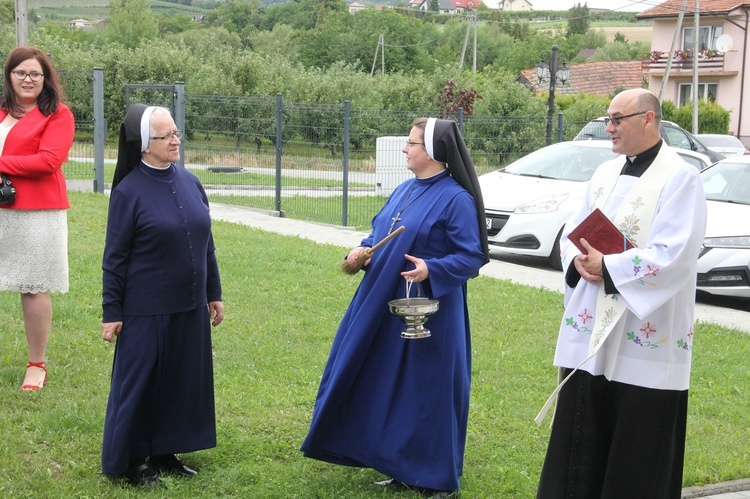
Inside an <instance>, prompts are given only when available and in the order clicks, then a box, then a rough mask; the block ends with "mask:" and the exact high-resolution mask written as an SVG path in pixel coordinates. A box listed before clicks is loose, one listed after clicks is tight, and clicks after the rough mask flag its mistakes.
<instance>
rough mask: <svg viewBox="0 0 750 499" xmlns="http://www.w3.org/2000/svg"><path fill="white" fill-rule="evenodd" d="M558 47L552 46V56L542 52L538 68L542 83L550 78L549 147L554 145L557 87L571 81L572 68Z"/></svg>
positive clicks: (548, 110)
mask: <svg viewBox="0 0 750 499" xmlns="http://www.w3.org/2000/svg"><path fill="white" fill-rule="evenodd" d="M558 50H559V49H558V46H557V45H552V56H550V53H549V52H547V51H546V50H544V51H542V53H541V54H540V56H539V58H540V61H539V64H537V66H536V77H537V79H538V80H539V83H542V82H543V81H544V79H545V78H547V77H548V76H549V101H548V102H547V145H550V144H551V143H552V114H553V113H554V111H555V85H556V83H557V80H560V84H561V85H565V82H566V81H568V80H569V79H570V68H569V67H568V59H567V57H565V54H559V55H558Z"/></svg>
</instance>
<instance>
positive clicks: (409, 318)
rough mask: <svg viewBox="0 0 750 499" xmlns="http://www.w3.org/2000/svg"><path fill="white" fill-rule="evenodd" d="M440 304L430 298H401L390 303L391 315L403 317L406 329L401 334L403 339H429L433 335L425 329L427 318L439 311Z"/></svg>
mask: <svg viewBox="0 0 750 499" xmlns="http://www.w3.org/2000/svg"><path fill="white" fill-rule="evenodd" d="M439 304H440V302H439V301H438V300H430V299H429V298H400V299H398V300H391V301H389V302H388V308H389V309H390V311H391V313H392V314H394V315H398V316H399V317H401V318H402V319H403V320H404V322H405V323H406V329H405V330H403V331H402V332H401V337H402V338H407V339H415V338H428V337H430V335H431V333H430V330H429V329H426V328H425V327H424V323H425V322H427V317H428V316H430V315H432V314H434V313H435V312H437V311H438V306H439Z"/></svg>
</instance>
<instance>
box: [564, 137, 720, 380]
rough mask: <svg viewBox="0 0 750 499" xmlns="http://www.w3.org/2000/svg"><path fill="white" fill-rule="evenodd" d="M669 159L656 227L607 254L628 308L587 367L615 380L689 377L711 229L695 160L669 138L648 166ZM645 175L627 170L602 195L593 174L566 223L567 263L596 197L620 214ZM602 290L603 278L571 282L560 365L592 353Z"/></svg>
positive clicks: (612, 166)
mask: <svg viewBox="0 0 750 499" xmlns="http://www.w3.org/2000/svg"><path fill="white" fill-rule="evenodd" d="M624 162H625V160H624V158H623V157H619V158H617V159H614V160H612V161H609V162H607V163H604V164H603V165H601V166H600V167H599V170H601V169H605V170H602V172H610V174H613V172H615V171H616V172H619V171H620V170H621V169H622V167H623V165H624ZM665 165H667V166H668V167H669V168H670V169H671V173H670V175H669V176H668V178H667V179H666V181H665V182H664V186H663V188H661V190H660V193H659V194H658V200H657V201H656V207H655V210H654V211H653V218H652V219H651V224H650V230H649V231H648V234H641V235H640V237H639V239H640V240H641V241H645V243H643V242H641V244H639V245H638V247H637V248H633V249H630V250H627V251H625V252H623V253H620V254H615V255H606V256H605V257H604V264H605V265H606V268H607V270H608V272H609V275H610V277H611V278H612V281H613V283H614V285H615V286H616V288H617V291H618V294H617V295H615V296H613V299H617V300H620V301H621V303H624V304H625V306H626V310H625V311H624V313H623V315H622V318H621V319H620V320H619V321H618V322H617V324H616V325H615V327H614V329H613V330H612V331H611V333H610V334H609V336H608V337H607V339H606V340H604V342H603V344H602V346H601V347H600V348H599V351H598V352H597V353H596V354H595V355H594V356H593V358H591V359H590V360H588V361H586V362H585V363H584V364H583V365H581V367H580V369H583V370H584V371H587V372H589V373H591V374H593V375H604V376H605V377H606V378H607V379H608V380H610V381H618V382H622V383H628V384H632V385H636V386H642V387H646V388H654V389H663V390H686V389H688V387H689V384H690V363H691V350H692V344H693V323H694V312H695V285H696V263H697V260H698V255H699V252H700V249H701V244H702V242H703V238H704V235H705V228H706V200H705V195H704V193H703V187H702V185H701V180H700V175H699V174H698V171H697V170H696V169H695V167H693V166H691V165H688V164H687V163H685V162H684V161H683V160H682V159H681V158H680V157H679V156H678V155H677V154H676V153H675V152H673V151H672V150H671V149H670V148H669V147H667V146H666V145H662V147H661V149H660V150H659V153H658V155H657V156H656V158H655V159H654V162H653V163H652V164H651V165H650V166H649V169H651V168H655V167H660V166H665ZM599 170H597V175H598V174H600V173H601V172H599ZM647 172H648V170H647ZM615 174H616V173H615ZM645 175H646V174H644V177H645ZM595 178H596V175H595ZM641 180H642V179H639V178H636V177H632V176H628V175H620V176H619V177H618V178H617V181H616V183H615V185H614V188H613V189H612V190H611V192H610V193H609V195H608V197H606V199H605V200H602V199H597V198H596V195H595V193H594V191H593V187H592V186H593V185H595V182H594V179H592V184H590V186H589V189H588V190H587V193H586V197H585V199H584V202H583V203H582V205H581V208H580V210H579V212H578V213H577V214H576V215H575V216H574V217H573V218H572V219H571V220H570V221H569V222H568V224H567V225H566V228H565V230H564V231H563V235H562V241H561V245H560V248H561V251H562V257H563V269H566V270H567V269H568V268H569V267H570V265H572V264H573V259H574V258H575V257H576V256H577V255H578V254H580V251H579V250H578V249H577V248H576V247H575V246H574V245H573V244H572V243H571V242H570V241H569V240H568V238H567V235H568V233H569V232H570V231H571V230H572V229H573V228H575V227H576V226H577V225H578V224H579V223H580V222H581V221H582V220H583V219H584V218H586V216H587V215H588V214H589V213H590V210H591V207H592V206H595V205H596V206H599V207H600V208H601V209H602V211H603V212H604V213H605V214H606V215H607V217H608V218H610V219H615V217H616V215H617V214H618V211H620V210H621V207H622V206H623V203H624V202H625V201H626V199H628V198H632V194H631V192H630V191H631V189H632V188H633V187H634V186H636V184H638V183H639V181H641ZM644 180H645V179H644ZM641 185H643V184H641ZM600 194H601V193H600ZM599 290H600V285H597V284H591V283H588V282H586V281H584V280H583V279H581V280H580V281H579V282H578V284H577V285H576V286H575V287H573V288H570V287H568V286H567V285H566V287H565V314H564V315H563V319H562V322H561V325H560V333H559V336H558V342H557V349H556V352H555V365H556V366H558V367H567V368H571V369H572V368H575V367H577V366H578V365H579V364H581V362H583V361H584V360H585V359H586V358H587V357H588V356H589V343H590V339H591V334H592V332H593V330H594V327H595V324H596V323H597V322H598V320H599V319H600V318H597V317H596V308H597V307H596V303H597V294H598V292H599Z"/></svg>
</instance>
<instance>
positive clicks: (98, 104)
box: [93, 68, 107, 194]
mask: <svg viewBox="0 0 750 499" xmlns="http://www.w3.org/2000/svg"><path fill="white" fill-rule="evenodd" d="M93 90H94V192H98V193H99V194H104V139H105V137H106V134H107V122H106V121H105V120H104V70H103V69H102V68H94V89H93Z"/></svg>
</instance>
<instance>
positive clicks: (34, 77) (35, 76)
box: [11, 69, 44, 81]
mask: <svg viewBox="0 0 750 499" xmlns="http://www.w3.org/2000/svg"><path fill="white" fill-rule="evenodd" d="M11 72H12V73H13V76H15V77H16V79H17V80H20V81H23V80H25V79H26V77H27V76H28V77H29V78H31V81H39V80H41V79H42V76H44V73H39V72H37V71H32V72H31V73H27V72H26V71H21V70H20V69H19V70H18V71H11Z"/></svg>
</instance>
